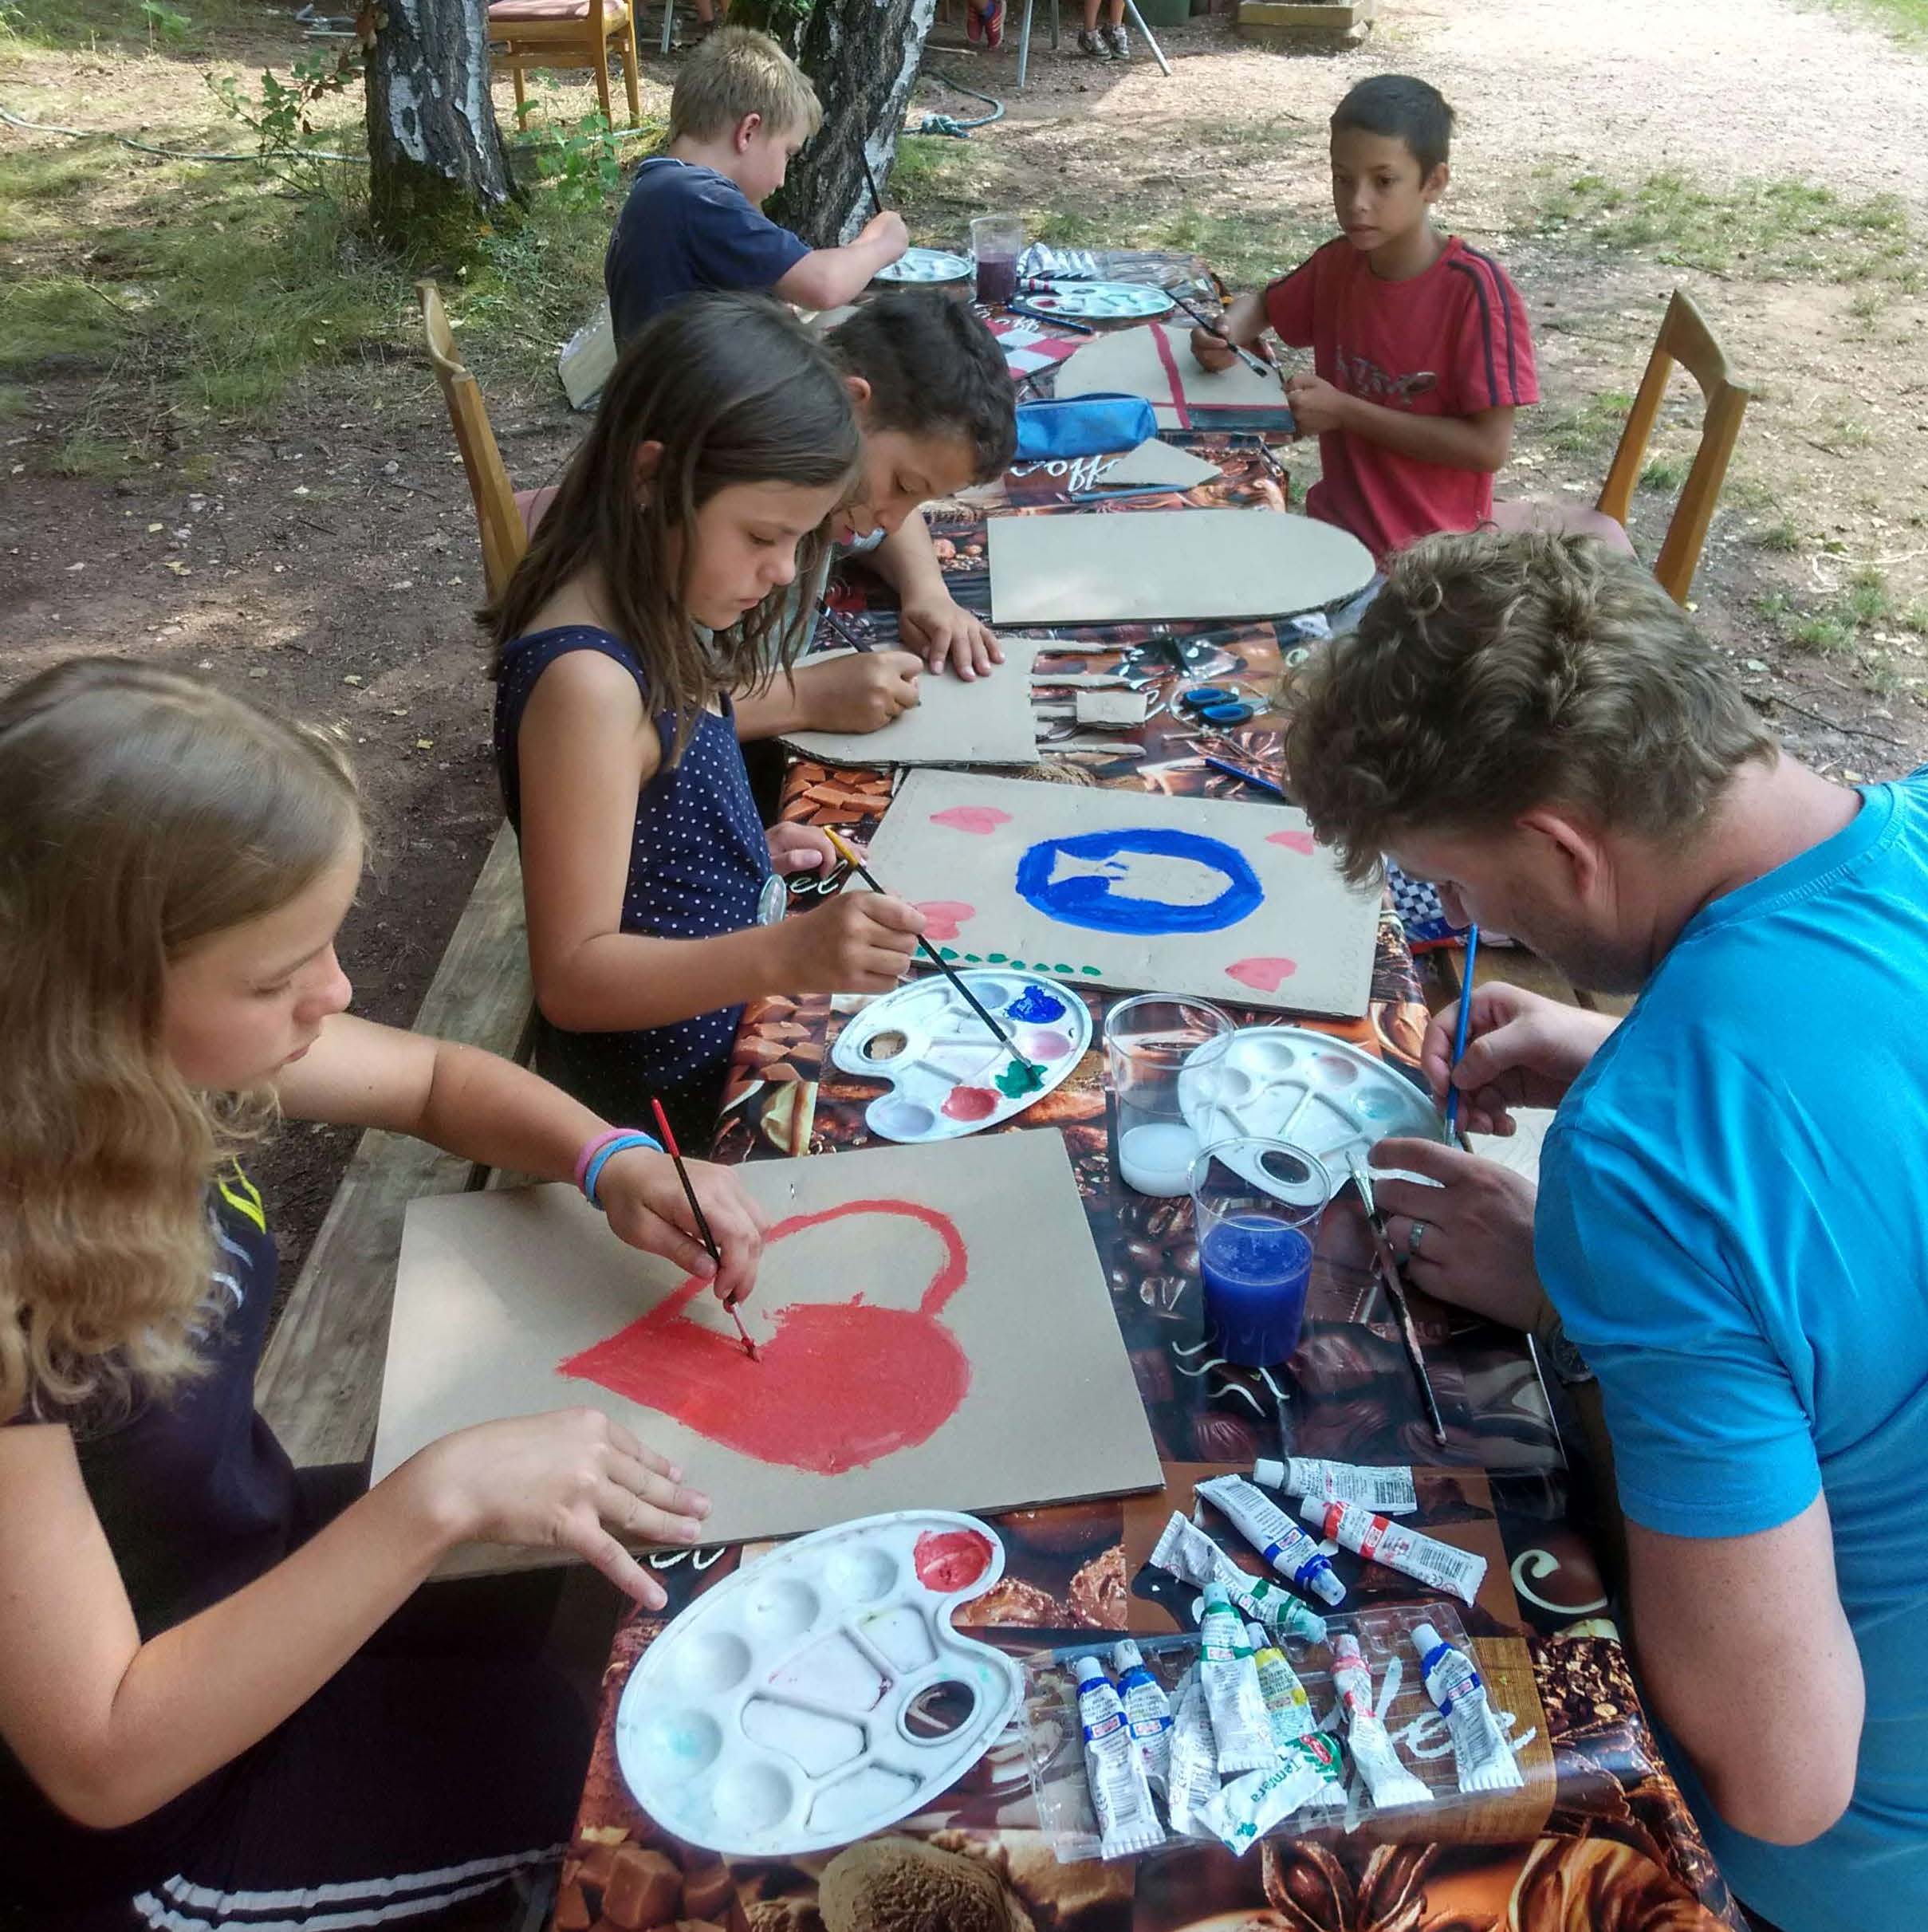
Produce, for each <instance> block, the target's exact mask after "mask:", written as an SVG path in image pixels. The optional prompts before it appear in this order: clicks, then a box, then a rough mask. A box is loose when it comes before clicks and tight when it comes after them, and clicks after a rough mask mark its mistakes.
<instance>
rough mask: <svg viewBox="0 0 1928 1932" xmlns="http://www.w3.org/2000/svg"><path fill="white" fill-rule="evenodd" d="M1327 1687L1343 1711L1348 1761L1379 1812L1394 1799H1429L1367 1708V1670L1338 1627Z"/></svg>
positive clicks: (1354, 1642)
mask: <svg viewBox="0 0 1928 1932" xmlns="http://www.w3.org/2000/svg"><path fill="white" fill-rule="evenodd" d="M1332 1688H1333V1689H1334V1690H1336V1691H1337V1692H1338V1693H1339V1703H1340V1709H1341V1710H1344V1712H1345V1714H1346V1742H1347V1744H1348V1745H1350V1746H1351V1747H1352V1761H1353V1762H1354V1763H1355V1764H1356V1765H1358V1766H1359V1776H1360V1777H1363V1779H1364V1780H1365V1781H1366V1788H1367V1791H1369V1792H1371V1794H1372V1802H1373V1803H1374V1804H1376V1805H1377V1806H1378V1807H1379V1809H1380V1810H1381V1811H1390V1810H1391V1808H1393V1807H1394V1806H1395V1805H1399V1804H1431V1803H1432V1801H1433V1794H1432V1793H1431V1792H1430V1791H1428V1790H1427V1789H1426V1786H1425V1785H1424V1784H1422V1783H1421V1782H1420V1781H1419V1780H1418V1778H1416V1777H1414V1776H1413V1774H1412V1773H1411V1772H1410V1771H1408V1770H1407V1769H1406V1767H1405V1766H1404V1765H1403V1764H1401V1763H1400V1762H1399V1751H1398V1749H1397V1747H1396V1746H1395V1745H1394V1743H1393V1741H1392V1739H1391V1737H1389V1736H1388V1735H1387V1730H1386V1726H1385V1725H1384V1724H1383V1722H1382V1721H1380V1718H1379V1713H1378V1712H1377V1711H1375V1710H1374V1709H1373V1708H1372V1673H1371V1671H1370V1670H1367V1668H1366V1660H1365V1658H1364V1656H1363V1655H1362V1654H1361V1653H1360V1651H1359V1639H1357V1638H1356V1637H1354V1636H1352V1635H1350V1634H1348V1633H1346V1632H1344V1631H1342V1632H1341V1633H1340V1635H1338V1636H1336V1637H1335V1638H1334V1639H1332Z"/></svg>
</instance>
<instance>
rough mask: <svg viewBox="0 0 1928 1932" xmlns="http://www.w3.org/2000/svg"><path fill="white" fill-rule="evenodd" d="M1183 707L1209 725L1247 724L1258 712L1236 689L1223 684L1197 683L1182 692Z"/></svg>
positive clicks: (1179, 699)
mask: <svg viewBox="0 0 1928 1932" xmlns="http://www.w3.org/2000/svg"><path fill="white" fill-rule="evenodd" d="M1178 704H1179V706H1180V708H1181V709H1182V710H1187V711H1190V713H1191V714H1192V715H1193V716H1194V718H1203V719H1204V720H1205V722H1206V723H1207V724H1208V725H1242V724H1247V723H1249V722H1251V720H1252V719H1253V718H1256V717H1257V715H1258V714H1257V711H1256V710H1254V709H1253V706H1251V705H1249V703H1247V702H1246V701H1245V699H1244V698H1241V697H1240V696H1239V694H1238V693H1237V691H1232V690H1230V689H1228V688H1227V687H1226V686H1224V685H1222V684H1197V685H1194V686H1193V687H1192V688H1191V689H1190V691H1185V692H1182V693H1181V694H1180V695H1179V698H1178Z"/></svg>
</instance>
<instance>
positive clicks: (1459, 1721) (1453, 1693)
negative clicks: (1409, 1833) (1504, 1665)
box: [1413, 1623, 1525, 1791]
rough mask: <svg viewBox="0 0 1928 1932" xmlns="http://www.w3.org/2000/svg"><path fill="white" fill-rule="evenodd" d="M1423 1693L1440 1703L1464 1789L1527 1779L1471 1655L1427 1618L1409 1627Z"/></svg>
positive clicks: (1501, 1787) (1505, 1786) (1499, 1787)
mask: <svg viewBox="0 0 1928 1932" xmlns="http://www.w3.org/2000/svg"><path fill="white" fill-rule="evenodd" d="M1413 1648H1414V1649H1415V1651H1418V1653H1419V1674H1420V1675H1421V1677H1422V1678H1424V1679H1425V1681H1426V1695H1427V1696H1428V1697H1430V1698H1431V1699H1432V1700H1433V1702H1434V1703H1435V1704H1437V1705H1438V1706H1439V1713H1440V1715H1441V1716H1442V1717H1443V1718H1445V1719H1446V1731H1447V1733H1448V1734H1449V1735H1450V1737H1451V1738H1452V1740H1453V1762H1454V1766H1455V1767H1456V1768H1457V1769H1458V1773H1459V1788H1460V1789H1461V1790H1462V1791H1513V1790H1515V1789H1517V1788H1518V1787H1519V1786H1520V1785H1521V1784H1524V1783H1525V1778H1524V1777H1521V1773H1520V1767H1519V1766H1518V1765H1517V1764H1516V1763H1515V1762H1514V1761H1513V1751H1512V1749H1511V1747H1510V1746H1509V1745H1508V1744H1507V1741H1506V1733H1505V1732H1504V1731H1503V1730H1501V1728H1500V1721H1499V1719H1498V1718H1497V1717H1495V1716H1494V1714H1493V1704H1492V1701H1491V1700H1490V1699H1489V1698H1488V1697H1487V1695H1486V1686H1485V1682H1484V1681H1483V1680H1482V1679H1481V1676H1480V1674H1479V1672H1478V1671H1477V1670H1475V1669H1474V1667H1473V1659H1471V1658H1470V1657H1469V1656H1467V1655H1466V1652H1465V1651H1456V1650H1454V1647H1452V1645H1451V1644H1450V1643H1447V1642H1446V1640H1445V1639H1444V1638H1442V1636H1441V1635H1440V1634H1439V1633H1438V1631H1436V1630H1434V1627H1432V1625H1431V1624H1430V1623H1422V1624H1420V1625H1419V1626H1418V1628H1417V1629H1416V1630H1415V1631H1414V1632H1413Z"/></svg>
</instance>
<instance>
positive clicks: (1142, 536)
mask: <svg viewBox="0 0 1928 1932" xmlns="http://www.w3.org/2000/svg"><path fill="white" fill-rule="evenodd" d="M985 551H986V557H987V558H988V559H989V561H990V573H991V621H992V622H993V623H994V624H1120V623H1124V624H1141V623H1157V622H1163V621H1171V620H1178V619H1196V618H1210V617H1283V616H1290V615H1292V614H1293V613H1295V612H1300V611H1313V610H1323V609H1324V608H1327V607H1328V605H1331V604H1340V603H1343V602H1344V600H1346V599H1347V598H1348V597H1352V596H1357V595H1358V593H1359V592H1360V591H1362V590H1363V589H1364V588H1366V586H1367V584H1369V583H1371V580H1372V569H1373V565H1372V553H1371V551H1369V550H1368V549H1367V548H1366V546H1365V545H1363V543H1361V542H1360V541H1359V539H1358V538H1357V537H1354V536H1352V534H1351V533H1349V532H1348V531H1345V530H1342V529H1337V528H1336V526H1335V525H1332V524H1329V523H1321V522H1320V521H1318V520H1317V519H1316V517H1298V516H1292V515H1288V514H1286V513H1283V512H1281V511H1279V510H1134V511H1131V512H1127V513H1124V514H1122V515H1121V514H1117V513H1111V514H1107V513H1102V512H1097V511H1090V512H1086V513H1083V514H1079V515H1071V516H1061V517H992V518H991V520H990V524H989V525H988V526H987V527H986V532H985Z"/></svg>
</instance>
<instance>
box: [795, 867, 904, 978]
mask: <svg viewBox="0 0 1928 1932" xmlns="http://www.w3.org/2000/svg"><path fill="white" fill-rule="evenodd" d="M923 929H924V915H923V914H922V913H921V912H919V911H918V910H917V908H916V907H915V906H913V905H910V904H908V903H906V902H905V901H904V900H903V899H896V898H893V897H891V895H889V894H887V893H882V894H880V893H875V892H844V893H840V894H839V895H838V896H837V897H836V898H835V899H832V900H831V901H830V902H829V903H828V904H826V905H821V906H818V907H814V908H813V910H812V911H809V912H796V913H792V914H791V915H790V916H789V918H788V919H785V920H783V921H782V922H781V923H779V924H777V925H775V926H773V927H770V928H769V936H770V942H771V944H772V945H773V946H777V948H779V949H780V950H781V954H782V955H783V957H782V958H781V961H780V962H779V964H778V966H777V970H776V971H775V973H774V974H773V975H772V978H771V984H772V985H773V986H781V987H782V988H783V989H784V990H785V991H786V992H795V993H888V992H889V991H890V990H891V987H893V986H895V985H896V984H897V982H899V980H900V979H902V978H903V976H904V974H905V973H906V972H907V970H909V968H910V964H911V959H912V958H914V957H915V954H916V951H917V938H918V935H919V933H921V932H922V931H923Z"/></svg>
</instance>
